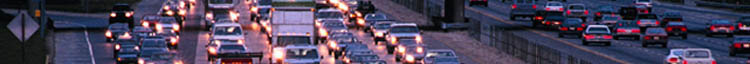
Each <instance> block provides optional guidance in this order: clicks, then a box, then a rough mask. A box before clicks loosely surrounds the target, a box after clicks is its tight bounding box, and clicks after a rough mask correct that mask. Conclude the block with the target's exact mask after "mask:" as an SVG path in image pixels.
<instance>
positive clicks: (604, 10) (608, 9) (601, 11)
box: [594, 5, 617, 21]
mask: <svg viewBox="0 0 750 64" xmlns="http://www.w3.org/2000/svg"><path fill="white" fill-rule="evenodd" d="M594 15H595V16H594V21H600V20H601V19H602V17H604V16H615V15H617V10H615V7H614V6H608V5H604V6H599V8H597V9H596V13H594Z"/></svg>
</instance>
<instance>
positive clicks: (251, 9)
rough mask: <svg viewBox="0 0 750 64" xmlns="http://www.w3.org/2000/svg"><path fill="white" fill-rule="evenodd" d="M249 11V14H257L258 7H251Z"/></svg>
mask: <svg viewBox="0 0 750 64" xmlns="http://www.w3.org/2000/svg"><path fill="white" fill-rule="evenodd" d="M250 11H251V12H258V7H255V6H253V7H252V8H250Z"/></svg>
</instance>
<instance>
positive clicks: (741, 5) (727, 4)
mask: <svg viewBox="0 0 750 64" xmlns="http://www.w3.org/2000/svg"><path fill="white" fill-rule="evenodd" d="M693 2H694V3H695V5H696V6H707V7H716V8H728V9H734V10H750V3H748V2H750V1H748V0H742V1H740V0H738V1H726V0H723V1H721V2H718V1H706V0H695V1H693Z"/></svg>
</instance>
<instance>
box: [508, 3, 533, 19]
mask: <svg viewBox="0 0 750 64" xmlns="http://www.w3.org/2000/svg"><path fill="white" fill-rule="evenodd" d="M536 7H537V6H536V0H513V5H512V7H511V11H510V14H511V15H510V20H516V17H534V15H536V13H537V12H536Z"/></svg>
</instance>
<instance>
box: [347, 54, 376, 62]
mask: <svg viewBox="0 0 750 64" xmlns="http://www.w3.org/2000/svg"><path fill="white" fill-rule="evenodd" d="M379 59H380V57H378V55H376V54H349V55H346V56H344V58H343V59H342V60H343V61H344V63H345V64H362V63H367V61H377V60H379Z"/></svg>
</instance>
